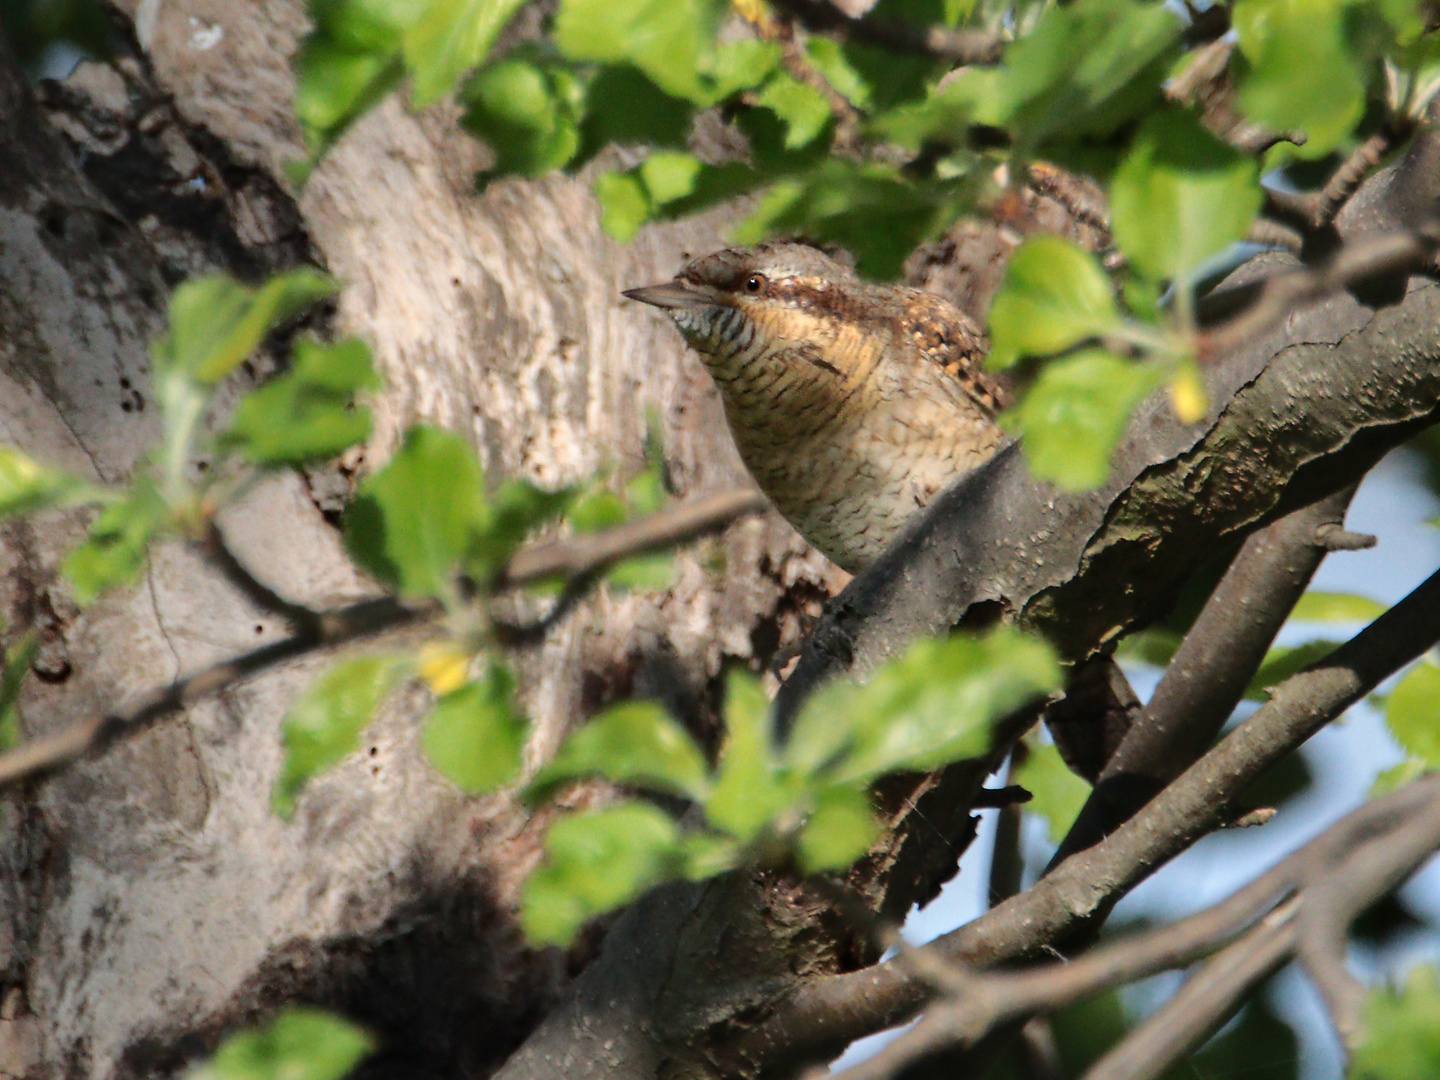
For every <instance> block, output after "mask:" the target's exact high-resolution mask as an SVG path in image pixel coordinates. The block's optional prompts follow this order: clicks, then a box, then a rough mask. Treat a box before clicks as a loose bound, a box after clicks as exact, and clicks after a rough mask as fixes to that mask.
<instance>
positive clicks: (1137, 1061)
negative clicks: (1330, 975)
mask: <svg viewBox="0 0 1440 1080" xmlns="http://www.w3.org/2000/svg"><path fill="white" fill-rule="evenodd" d="M1298 906H1299V904H1298V901H1296V900H1290V901H1288V902H1287V903H1284V904H1281V905H1280V906H1279V907H1278V908H1276V909H1275V910H1274V911H1272V912H1271V913H1270V914H1269V915H1267V916H1266V917H1265V918H1264V919H1263V920H1261V922H1260V925H1259V926H1257V927H1256V928H1255V929H1254V930H1252V931H1250V933H1248V934H1246V935H1245V936H1244V937H1242V938H1240V939H1239V940H1238V941H1236V942H1234V943H1233V944H1232V945H1230V946H1229V947H1228V948H1226V949H1224V950H1222V951H1221V952H1220V953H1218V954H1217V955H1216V956H1214V957H1212V958H1211V959H1210V960H1209V962H1207V963H1206V964H1205V966H1204V967H1203V968H1201V969H1200V970H1199V971H1197V972H1196V973H1195V974H1194V975H1192V976H1191V977H1190V978H1189V979H1187V980H1186V981H1185V984H1184V985H1183V986H1181V987H1180V989H1179V990H1178V991H1177V992H1176V994H1175V996H1174V997H1172V998H1171V999H1170V1000H1169V1001H1167V1002H1166V1003H1165V1004H1164V1005H1162V1006H1161V1007H1160V1008H1158V1009H1156V1010H1155V1012H1154V1013H1152V1014H1151V1015H1150V1016H1148V1017H1146V1019H1145V1022H1144V1023H1142V1024H1140V1025H1139V1026H1138V1027H1136V1028H1135V1030H1134V1031H1132V1032H1130V1034H1129V1035H1127V1036H1126V1037H1125V1038H1124V1039H1122V1040H1121V1041H1120V1042H1119V1043H1117V1044H1116V1045H1115V1046H1114V1047H1112V1048H1111V1049H1110V1051H1109V1052H1108V1053H1106V1054H1105V1056H1104V1057H1102V1058H1101V1059H1100V1060H1099V1061H1097V1062H1096V1063H1095V1064H1094V1065H1092V1066H1091V1067H1090V1070H1089V1071H1088V1072H1087V1073H1086V1074H1085V1077H1084V1080H1142V1078H1145V1080H1149V1078H1152V1077H1156V1076H1160V1075H1162V1074H1163V1073H1164V1072H1165V1071H1166V1070H1168V1069H1169V1068H1170V1066H1171V1065H1173V1064H1174V1063H1175V1062H1176V1061H1178V1060H1179V1059H1180V1058H1181V1057H1182V1056H1183V1055H1184V1054H1185V1052H1186V1051H1187V1050H1189V1049H1190V1048H1191V1047H1192V1046H1195V1045H1197V1044H1198V1043H1200V1042H1202V1041H1204V1040H1205V1039H1206V1038H1207V1037H1208V1036H1210V1035H1211V1034H1212V1033H1213V1032H1214V1031H1215V1030H1216V1029H1217V1028H1218V1027H1219V1026H1220V1025H1221V1024H1223V1023H1224V1022H1225V1021H1226V1020H1227V1019H1228V1018H1229V1016H1230V1015H1231V1013H1233V1012H1234V1011H1235V1009H1236V1008H1238V1007H1239V1004H1240V1002H1241V1000H1242V999H1243V998H1244V996H1245V995H1246V994H1247V993H1249V992H1250V991H1251V990H1253V989H1254V988H1255V987H1256V986H1259V985H1260V984H1261V983H1263V982H1264V981H1265V980H1266V979H1268V978H1269V977H1270V976H1271V975H1273V974H1274V973H1275V972H1276V971H1278V970H1279V969H1280V968H1281V967H1282V966H1283V965H1284V963H1285V962H1286V961H1287V960H1288V959H1289V958H1290V955H1291V953H1292V952H1293V951H1294V948H1295V938H1296V925H1295V924H1296V919H1295V916H1296V912H1297V910H1298Z"/></svg>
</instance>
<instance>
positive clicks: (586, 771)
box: [526, 701, 707, 801]
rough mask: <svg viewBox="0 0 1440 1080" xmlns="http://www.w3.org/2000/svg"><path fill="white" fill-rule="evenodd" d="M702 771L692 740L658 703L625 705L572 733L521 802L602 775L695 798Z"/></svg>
mask: <svg viewBox="0 0 1440 1080" xmlns="http://www.w3.org/2000/svg"><path fill="white" fill-rule="evenodd" d="M706 772H707V769H706V767H705V757H704V755H703V754H701V752H700V748H699V747H698V746H696V745H695V740H694V739H692V738H691V737H690V734H689V733H688V732H687V731H686V730H685V729H684V728H682V727H681V726H680V725H679V724H677V723H676V722H675V721H674V720H672V719H670V716H669V714H668V713H666V712H665V709H664V708H663V707H662V706H661V705H660V704H659V703H658V702H654V701H626V702H623V703H621V704H619V705H614V706H611V707H610V708H608V709H606V710H605V711H604V712H602V713H600V714H599V715H598V716H596V717H595V718H594V719H592V720H591V721H590V722H589V723H587V724H585V725H584V726H583V727H581V728H579V729H578V730H576V731H575V732H573V733H572V734H571V735H570V737H569V738H567V739H566V740H565V742H564V744H563V745H562V746H561V747H560V752H559V753H558V754H556V755H555V759H554V760H553V761H551V762H550V763H549V764H548V765H546V766H545V767H544V768H543V769H541V770H540V773H539V775H537V776H536V777H535V779H534V781H533V782H532V783H531V785H530V787H529V789H528V790H527V791H526V798H527V800H530V801H537V800H539V799H543V798H545V797H546V796H547V795H548V794H549V793H550V792H551V791H553V790H554V789H555V788H556V787H557V786H558V785H560V784H562V783H564V782H565V781H567V780H572V779H578V778H580V777H584V776H603V777H605V778H606V779H607V780H611V781H614V782H615V783H617V784H635V785H639V786H642V787H648V788H654V789H656V790H659V791H666V792H670V793H672V794H675V795H688V796H689V797H690V798H692V799H701V798H703V797H704V795H705V789H706V787H707V783H706Z"/></svg>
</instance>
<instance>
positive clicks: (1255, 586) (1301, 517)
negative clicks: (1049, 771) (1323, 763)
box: [1050, 486, 1355, 867]
mask: <svg viewBox="0 0 1440 1080" xmlns="http://www.w3.org/2000/svg"><path fill="white" fill-rule="evenodd" d="M1354 494H1355V488H1354V487H1353V486H1352V487H1349V488H1346V489H1345V490H1343V491H1339V492H1336V493H1335V494H1334V495H1329V496H1327V497H1325V498H1324V499H1321V500H1320V501H1319V502H1316V503H1314V504H1312V505H1310V506H1306V507H1302V508H1301V509H1299V510H1295V511H1293V512H1292V513H1290V514H1288V515H1286V516H1285V517H1283V518H1281V519H1280V520H1279V521H1276V522H1273V523H1272V524H1270V525H1267V526H1266V527H1265V528H1264V529H1261V530H1260V531H1259V532H1257V533H1253V534H1252V535H1251V536H1250V537H1249V538H1248V539H1247V540H1246V541H1245V543H1244V545H1242V546H1241V548H1240V550H1239V552H1238V553H1236V555H1235V558H1234V559H1232V560H1231V562H1230V566H1229V568H1228V569H1227V570H1226V571H1225V575H1224V576H1223V577H1222V578H1221V579H1220V583H1219V584H1218V585H1217V586H1216V587H1215V590H1214V591H1213V592H1212V593H1211V594H1210V598H1209V599H1208V600H1207V601H1206V603H1205V607H1204V608H1203V609H1202V610H1201V612H1200V614H1199V616H1198V617H1197V618H1196V619H1195V622H1194V625H1192V626H1191V628H1190V631H1189V633H1187V634H1186V635H1185V640H1184V642H1182V643H1181V645H1180V648H1179V650H1178V651H1177V652H1176V653H1175V656H1174V658H1173V659H1172V660H1171V661H1170V665H1169V666H1168V667H1167V668H1166V670H1165V675H1164V677H1163V678H1162V679H1161V680H1160V685H1159V686H1157V687H1156V688H1155V692H1154V694H1152V695H1151V697H1150V701H1149V703H1148V704H1147V705H1146V706H1145V708H1144V709H1143V710H1142V711H1141V713H1140V715H1139V718H1138V719H1136V720H1135V722H1134V723H1132V724H1131V726H1130V728H1129V730H1128V731H1126V733H1125V737H1124V738H1123V739H1122V740H1121V742H1120V745H1119V746H1118V747H1117V748H1116V750H1115V752H1114V753H1113V754H1112V755H1111V756H1110V759H1109V760H1108V761H1107V762H1106V763H1105V767H1104V768H1103V769H1102V770H1101V772H1100V775H1099V777H1098V778H1097V779H1096V781H1095V789H1094V791H1092V792H1091V794H1090V798H1089V799H1087V800H1086V802H1085V806H1084V808H1083V809H1082V810H1081V811H1080V815H1079V817H1078V818H1077V819H1076V821H1075V824H1074V825H1073V826H1072V827H1071V829H1070V832H1069V835H1067V836H1066V837H1065V840H1064V841H1063V842H1062V843H1061V845H1060V849H1059V850H1058V851H1057V852H1056V853H1055V857H1054V858H1053V859H1052V860H1051V863H1050V865H1051V866H1052V867H1053V866H1057V865H1059V864H1060V863H1061V862H1063V861H1064V860H1065V859H1067V858H1069V857H1070V856H1071V855H1072V854H1074V853H1075V852H1076V851H1080V850H1082V849H1084V848H1087V847H1089V846H1090V845H1091V844H1093V843H1095V842H1096V841H1097V840H1099V839H1100V838H1101V837H1103V836H1105V835H1106V834H1107V833H1109V832H1111V831H1112V830H1113V829H1114V828H1115V826H1116V825H1118V824H1119V823H1120V822H1122V821H1124V820H1125V819H1126V818H1128V817H1129V816H1130V815H1131V814H1133V813H1134V812H1135V811H1136V810H1138V809H1139V808H1140V807H1141V806H1143V805H1144V804H1145V802H1146V801H1148V800H1149V799H1150V797H1151V796H1152V795H1154V794H1155V792H1157V791H1159V790H1160V789H1161V788H1163V787H1164V786H1165V785H1166V784H1168V783H1169V782H1170V781H1171V780H1173V779H1175V777H1177V776H1179V775H1180V773H1181V772H1183V771H1184V770H1185V769H1186V768H1188V767H1189V765H1190V764H1191V763H1192V762H1193V761H1195V759H1196V758H1198V757H1199V756H1200V755H1201V754H1202V753H1203V752H1204V751H1205V749H1206V747H1208V746H1209V745H1210V743H1211V742H1212V741H1213V740H1214V738H1215V736H1216V735H1217V734H1218V733H1219V731H1220V728H1221V726H1222V725H1223V724H1224V723H1225V721H1226V720H1227V719H1229V717H1230V714H1231V712H1233V711H1234V709H1235V706H1236V705H1238V704H1239V703H1240V699H1241V697H1242V696H1244V693H1245V688H1246V686H1247V685H1248V684H1249V682H1250V679H1251V677H1252V676H1253V675H1254V674H1255V671H1256V669H1257V668H1259V666H1260V664H1261V662H1262V661H1263V660H1264V659H1265V653H1266V650H1268V649H1269V648H1270V643H1271V642H1272V641H1274V640H1275V635H1276V634H1277V633H1279V631H1280V627H1281V626H1283V625H1284V623H1285V620H1286V619H1287V618H1288V617H1289V615H1290V611H1291V609H1292V608H1293V607H1294V606H1295V603H1296V601H1298V600H1299V599H1300V596H1301V594H1302V593H1303V592H1304V591H1305V589H1306V588H1307V587H1308V586H1309V584H1310V578H1311V577H1312V576H1313V575H1314V573H1315V570H1316V569H1317V568H1318V567H1319V565H1320V561H1321V560H1322V559H1323V558H1324V557H1325V551H1326V549H1325V548H1323V547H1321V546H1320V545H1319V544H1317V543H1316V537H1317V535H1318V533H1319V531H1320V530H1321V529H1324V528H1327V527H1329V528H1338V527H1340V525H1341V523H1342V522H1343V521H1344V518H1345V509H1346V507H1348V506H1349V505H1350V499H1351V498H1352V497H1353V496H1354Z"/></svg>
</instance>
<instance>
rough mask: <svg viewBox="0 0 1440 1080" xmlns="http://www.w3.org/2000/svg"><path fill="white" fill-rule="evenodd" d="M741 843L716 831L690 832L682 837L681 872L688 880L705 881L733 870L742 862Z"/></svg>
mask: <svg viewBox="0 0 1440 1080" xmlns="http://www.w3.org/2000/svg"><path fill="white" fill-rule="evenodd" d="M741 854H742V852H741V849H740V845H739V844H737V843H736V842H735V840H734V839H733V838H731V837H729V836H716V835H715V834H714V833H706V832H690V833H684V834H683V835H682V836H681V837H680V860H681V865H680V869H679V871H678V872H679V874H680V876H681V877H683V878H685V880H686V881H704V880H705V879H706V878H712V877H714V876H715V875H717V874H723V873H724V872H725V871H726V870H732V869H734V868H735V866H736V865H737V864H738V863H739V862H740V856H741Z"/></svg>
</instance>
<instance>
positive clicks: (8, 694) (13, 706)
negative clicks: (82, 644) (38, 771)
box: [0, 630, 40, 753]
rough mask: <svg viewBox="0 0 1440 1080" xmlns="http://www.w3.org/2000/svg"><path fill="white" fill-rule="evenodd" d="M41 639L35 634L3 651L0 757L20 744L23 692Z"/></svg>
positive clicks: (0, 663)
mask: <svg viewBox="0 0 1440 1080" xmlns="http://www.w3.org/2000/svg"><path fill="white" fill-rule="evenodd" d="M39 648H40V639H39V638H38V637H37V636H36V634H35V632H34V631H33V630H32V631H30V632H29V633H27V634H25V635H24V636H22V637H21V638H20V639H19V640H18V641H16V642H14V643H13V644H12V645H11V646H10V648H8V649H0V753H4V752H5V751H7V750H9V749H10V748H11V747H12V746H14V745H15V744H16V743H18V742H19V741H20V710H19V708H18V702H19V700H20V688H21V686H22V685H24V682H25V675H26V673H27V672H29V670H30V665H31V663H33V662H34V660H35V653H36V652H37V651H38V650H39Z"/></svg>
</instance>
